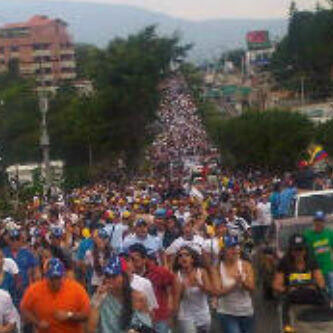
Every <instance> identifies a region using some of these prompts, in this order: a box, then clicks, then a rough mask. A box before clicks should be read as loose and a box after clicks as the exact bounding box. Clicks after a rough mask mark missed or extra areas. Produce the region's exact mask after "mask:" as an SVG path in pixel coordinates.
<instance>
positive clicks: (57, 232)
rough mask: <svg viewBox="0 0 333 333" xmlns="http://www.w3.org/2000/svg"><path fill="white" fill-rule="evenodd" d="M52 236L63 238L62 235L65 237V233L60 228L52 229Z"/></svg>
mask: <svg viewBox="0 0 333 333" xmlns="http://www.w3.org/2000/svg"><path fill="white" fill-rule="evenodd" d="M51 235H52V236H53V237H55V238H61V237H62V235H63V231H62V229H61V228H58V227H56V228H52V229H51Z"/></svg>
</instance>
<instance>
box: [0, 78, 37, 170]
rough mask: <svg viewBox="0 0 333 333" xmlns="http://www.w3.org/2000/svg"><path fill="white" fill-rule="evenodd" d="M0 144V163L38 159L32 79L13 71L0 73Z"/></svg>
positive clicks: (6, 163) (34, 96) (35, 100)
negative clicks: (22, 76)
mask: <svg viewBox="0 0 333 333" xmlns="http://www.w3.org/2000/svg"><path fill="white" fill-rule="evenodd" d="M0 101H1V103H0V113H1V119H0V144H1V150H2V156H1V157H2V163H4V166H8V165H10V164H13V163H22V162H31V161H36V160H39V154H40V151H39V125H40V115H39V111H38V100H37V95H36V93H35V91H34V85H33V82H31V81H28V80H25V79H22V78H19V77H16V75H13V73H11V72H10V73H6V74H3V75H2V76H0Z"/></svg>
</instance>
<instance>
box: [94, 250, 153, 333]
mask: <svg viewBox="0 0 333 333" xmlns="http://www.w3.org/2000/svg"><path fill="white" fill-rule="evenodd" d="M127 270H128V267H127V263H126V261H125V260H124V259H123V258H121V257H119V256H117V255H116V256H113V257H111V258H110V259H109V261H108V262H107V264H106V266H105V267H104V270H103V272H104V280H103V284H102V285H101V286H100V287H99V288H98V289H97V291H96V293H95V295H94V296H93V298H92V311H91V315H90V318H89V322H88V332H89V333H95V332H96V331H97V332H99V333H127V332H129V331H130V330H131V329H133V330H134V332H140V330H139V329H142V332H149V328H151V326H152V323H151V319H150V317H149V315H148V313H147V305H146V303H145V299H144V298H143V297H142V294H141V293H140V292H138V291H134V290H133V289H132V287H131V284H130V276H129V274H128V272H127ZM143 329H146V331H144V330H143Z"/></svg>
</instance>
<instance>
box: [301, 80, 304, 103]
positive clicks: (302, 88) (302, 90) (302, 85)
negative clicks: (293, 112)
mask: <svg viewBox="0 0 333 333" xmlns="http://www.w3.org/2000/svg"><path fill="white" fill-rule="evenodd" d="M304 80H305V78H304V76H302V77H301V106H303V105H304Z"/></svg>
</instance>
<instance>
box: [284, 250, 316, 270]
mask: <svg viewBox="0 0 333 333" xmlns="http://www.w3.org/2000/svg"><path fill="white" fill-rule="evenodd" d="M294 249H295V247H294V246H292V245H291V244H289V246H288V249H287V252H286V254H285V256H284V259H285V260H286V262H287V265H288V267H290V268H291V269H293V267H294V266H295V257H294V256H293V254H292V252H293V250H294ZM304 250H305V256H304V260H305V264H306V265H308V264H309V262H311V259H312V258H311V254H310V251H309V248H308V246H307V245H304Z"/></svg>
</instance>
